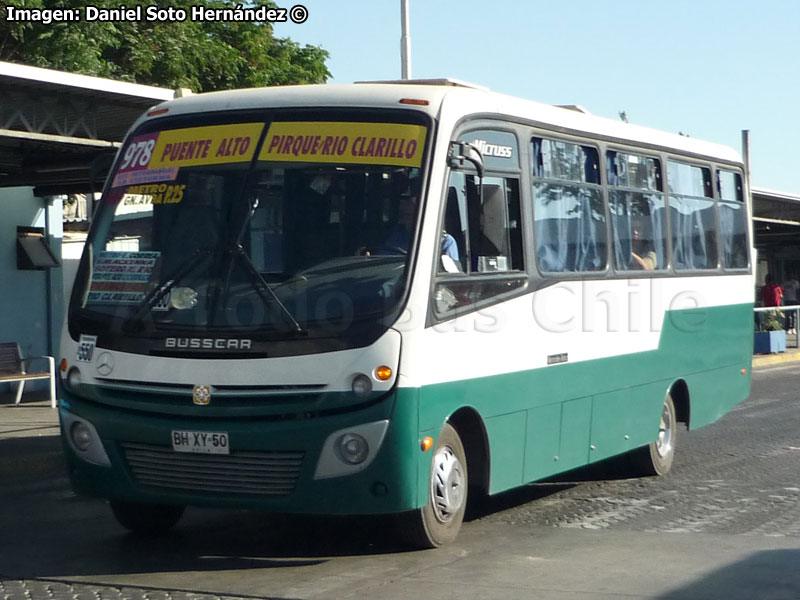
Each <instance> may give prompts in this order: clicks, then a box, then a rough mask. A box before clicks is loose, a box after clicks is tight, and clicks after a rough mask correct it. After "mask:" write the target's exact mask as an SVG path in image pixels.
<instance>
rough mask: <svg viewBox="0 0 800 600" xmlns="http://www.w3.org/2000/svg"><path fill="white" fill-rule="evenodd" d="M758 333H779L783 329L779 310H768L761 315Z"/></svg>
mask: <svg viewBox="0 0 800 600" xmlns="http://www.w3.org/2000/svg"><path fill="white" fill-rule="evenodd" d="M758 329H759V331H781V330H782V329H783V313H782V312H781V311H779V310H768V311H764V312H763V313H762V314H761V321H760V322H759V326H758Z"/></svg>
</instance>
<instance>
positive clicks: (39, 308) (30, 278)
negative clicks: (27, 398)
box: [0, 187, 64, 392]
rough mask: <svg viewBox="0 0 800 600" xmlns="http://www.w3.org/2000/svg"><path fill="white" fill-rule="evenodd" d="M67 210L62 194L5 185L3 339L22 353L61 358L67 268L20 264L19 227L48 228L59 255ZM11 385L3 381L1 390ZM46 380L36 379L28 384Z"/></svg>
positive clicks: (0, 240) (0, 225) (0, 223)
mask: <svg viewBox="0 0 800 600" xmlns="http://www.w3.org/2000/svg"><path fill="white" fill-rule="evenodd" d="M62 210H63V209H62V202H61V200H60V199H55V200H54V199H53V198H37V197H36V196H34V195H33V188H29V187H25V188H5V189H0V341H2V342H18V343H19V345H20V349H21V350H22V354H23V356H43V355H50V356H55V357H56V363H58V360H59V357H58V344H59V337H60V335H61V321H62V319H63V316H64V294H63V282H62V272H61V271H62V270H61V268H54V269H47V270H43V271H20V270H18V269H17V227H18V226H25V227H42V228H45V231H46V232H47V237H48V243H49V244H50V248H51V249H52V250H53V253H54V254H55V255H56V257H58V258H59V260H60V259H61V240H62V237H63V226H62V214H63V212H62ZM11 386H12V384H0V392H7V391H10V390H11V389H12V388H11ZM13 386H14V387H13V389H16V384H13ZM29 386H30V388H29ZM46 386H47V382H46V381H34V382H31V383H29V384H26V385H25V389H26V390H28V389H36V388H37V387H38V388H44V387H46Z"/></svg>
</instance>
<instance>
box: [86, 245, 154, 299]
mask: <svg viewBox="0 0 800 600" xmlns="http://www.w3.org/2000/svg"><path fill="white" fill-rule="evenodd" d="M159 256H161V253H160V252H114V251H106V252H100V253H99V254H98V255H97V260H96V261H95V263H94V271H93V272H92V285H91V286H90V288H89V297H88V298H87V302H90V303H91V302H103V303H114V304H138V303H140V302H141V301H142V300H144V297H145V295H146V294H147V291H148V285H147V283H148V281H150V276H151V274H152V273H153V267H155V264H156V261H157V260H158V257H159Z"/></svg>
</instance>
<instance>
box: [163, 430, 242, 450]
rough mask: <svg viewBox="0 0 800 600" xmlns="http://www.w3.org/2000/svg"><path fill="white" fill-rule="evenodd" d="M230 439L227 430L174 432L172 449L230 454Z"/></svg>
mask: <svg viewBox="0 0 800 600" xmlns="http://www.w3.org/2000/svg"><path fill="white" fill-rule="evenodd" d="M229 442H230V440H229V438H228V433H227V432H226V431H182V430H174V431H173V432H172V449H173V450H174V451H175V452H191V453H194V454H230V443H229Z"/></svg>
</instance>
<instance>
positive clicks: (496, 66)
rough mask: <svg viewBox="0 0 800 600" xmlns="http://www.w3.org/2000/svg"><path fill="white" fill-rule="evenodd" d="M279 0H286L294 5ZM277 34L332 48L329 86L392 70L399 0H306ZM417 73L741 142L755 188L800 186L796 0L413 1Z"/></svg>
mask: <svg viewBox="0 0 800 600" xmlns="http://www.w3.org/2000/svg"><path fill="white" fill-rule="evenodd" d="M281 1H283V2H286V1H287V0H278V4H279V6H282V7H284V8H291V6H292V4H288V3H287V4H280V2H281ZM300 1H302V3H303V5H304V6H305V7H306V8H307V9H308V19H307V20H306V21H305V22H304V23H302V24H296V23H291V22H287V23H285V24H278V25H276V26H275V34H276V35H277V36H279V37H289V38H291V39H292V40H293V41H295V42H298V43H300V44H301V45H305V44H312V45H316V46H321V47H322V48H324V49H325V50H327V51H328V52H329V53H330V59H329V60H328V63H327V64H328V69H329V70H330V72H331V74H332V77H331V78H330V79H329V83H352V82H353V81H363V80H376V79H399V78H400V75H401V64H400V38H401V18H400V14H401V0H338V1H336V0H300ZM409 6H410V26H411V27H410V31H411V75H412V77H413V78H431V77H451V78H456V79H462V80H466V81H469V82H472V83H477V84H480V85H483V86H487V87H489V88H490V89H491V90H493V91H496V92H502V93H505V94H511V95H513V96H518V97H521V98H526V99H529V100H536V101H539V102H545V103H548V104H580V105H581V106H583V107H584V108H585V109H586V110H588V111H589V112H591V113H593V114H595V115H599V116H603V117H609V118H613V119H618V118H619V113H620V111H624V112H625V113H626V115H627V117H628V121H629V122H631V123H635V124H637V125H644V126H647V127H652V128H655V129H661V130H664V131H670V132H674V133H677V132H682V133H684V134H687V135H690V136H692V137H694V138H699V139H704V140H708V141H712V142H717V143H720V144H725V145H727V146H731V147H733V148H735V149H736V150H738V151H741V148H742V133H741V132H742V130H743V129H748V130H750V132H751V133H750V137H751V144H750V146H751V152H750V154H751V167H752V168H751V171H752V185H753V186H754V187H758V188H766V189H770V190H776V191H781V192H787V193H791V194H800V177H798V174H800V169H798V168H797V166H796V164H795V163H794V161H793V160H792V157H793V155H794V154H796V153H794V152H789V148H790V141H791V140H792V139H798V141H800V118H798V115H797V110H796V104H797V103H798V101H799V100H800V1H798V0H670V1H669V2H648V1H647V0H606V1H605V2H597V1H590V0H571V1H561V2H559V1H557V0H546V1H544V0H494V2H492V3H489V2H479V1H477V0H461V1H459V2H456V1H453V0H450V1H446V0H409Z"/></svg>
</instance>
